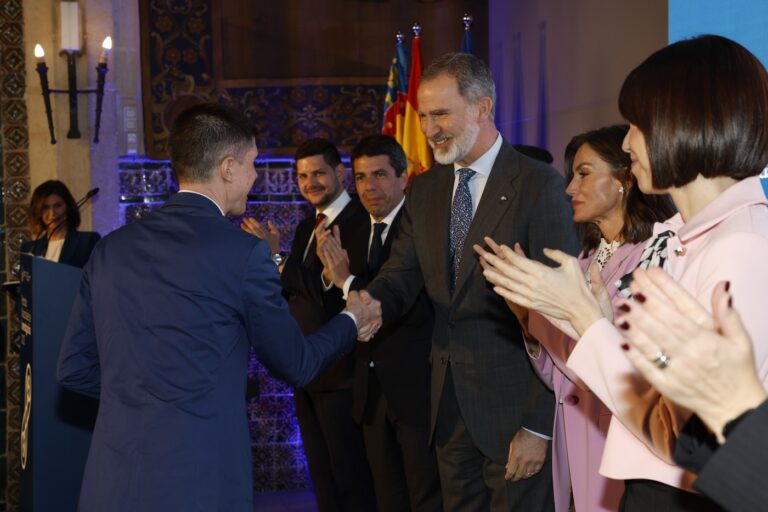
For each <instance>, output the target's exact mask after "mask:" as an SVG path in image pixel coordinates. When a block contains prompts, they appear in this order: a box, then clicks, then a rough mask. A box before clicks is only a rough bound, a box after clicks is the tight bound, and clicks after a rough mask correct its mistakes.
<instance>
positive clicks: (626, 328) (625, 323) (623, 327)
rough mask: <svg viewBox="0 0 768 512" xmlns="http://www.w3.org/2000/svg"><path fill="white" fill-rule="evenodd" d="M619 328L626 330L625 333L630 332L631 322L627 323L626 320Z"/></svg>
mask: <svg viewBox="0 0 768 512" xmlns="http://www.w3.org/2000/svg"><path fill="white" fill-rule="evenodd" d="M619 327H620V328H622V329H624V330H625V331H628V330H629V322H627V321H626V320H625V321H623V322H621V323H620V324H619Z"/></svg>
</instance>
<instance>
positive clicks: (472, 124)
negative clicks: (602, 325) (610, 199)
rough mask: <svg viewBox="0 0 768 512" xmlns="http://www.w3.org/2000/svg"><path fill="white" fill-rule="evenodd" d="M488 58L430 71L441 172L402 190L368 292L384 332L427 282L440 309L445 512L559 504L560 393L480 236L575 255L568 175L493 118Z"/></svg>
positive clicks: (428, 127) (436, 405) (432, 135)
mask: <svg viewBox="0 0 768 512" xmlns="http://www.w3.org/2000/svg"><path fill="white" fill-rule="evenodd" d="M494 103H495V86H494V83H493V79H492V77H491V74H490V71H489V70H488V68H487V67H486V66H485V64H484V63H483V62H481V61H480V60H479V59H477V58H476V57H474V56H471V55H467V54H448V55H445V56H443V57H441V58H439V59H438V60H437V61H435V62H434V63H432V64H431V65H430V66H429V67H428V68H427V69H426V70H425V71H424V73H423V74H422V76H421V83H420V86H419V91H418V109H419V116H420V118H421V127H422V129H423V130H424V132H425V134H426V136H427V139H428V141H429V143H430V145H431V146H432V149H433V151H434V156H435V159H436V160H437V162H439V164H437V165H435V166H434V167H433V168H432V169H431V170H430V171H428V172H426V173H424V174H422V175H419V176H417V177H416V178H415V179H414V180H413V182H412V185H411V187H410V189H409V191H408V194H407V195H406V200H405V206H404V211H403V214H402V219H401V221H400V231H399V233H398V237H397V239H396V240H395V241H394V244H393V246H392V251H391V254H390V257H389V259H388V260H387V262H386V263H385V264H384V266H383V267H382V269H381V270H380V272H379V274H378V275H377V276H376V279H375V280H374V281H373V282H372V283H371V284H370V285H369V286H368V287H367V290H368V291H369V292H370V293H371V295H373V296H374V297H375V298H376V299H379V300H380V301H381V302H382V311H383V314H384V324H385V326H386V325H388V324H390V323H391V322H392V321H394V320H396V319H397V318H400V317H401V316H402V315H403V314H404V313H405V312H406V311H408V309H409V308H410V305H411V304H412V303H413V301H414V300H415V298H416V297H417V296H418V294H419V293H420V290H421V289H422V287H426V290H427V294H428V295H429V298H430V300H431V301H432V304H433V306H434V309H435V317H436V319H435V329H434V333H433V336H432V353H431V359H432V378H431V381H432V385H431V389H432V392H431V432H432V433H433V434H432V435H433V439H434V441H435V447H436V451H437V459H438V468H439V471H440V483H441V487H442V490H443V503H444V507H445V509H446V510H456V511H465V510H488V509H491V510H494V511H495V510H525V511H526V512H528V511H540V510H553V508H554V504H553V498H552V481H551V470H550V469H549V464H550V463H549V454H548V449H549V446H548V445H549V442H548V441H547V439H548V436H549V435H550V433H551V429H552V417H553V411H554V397H553V395H552V394H551V393H550V392H549V391H547V390H545V389H544V388H543V386H542V384H541V383H540V382H539V380H538V379H537V378H536V376H535V375H534V372H533V369H532V368H531V365H530V363H529V361H528V357H527V355H526V351H525V348H524V346H523V341H522V338H521V333H520V326H519V325H518V324H517V322H516V320H515V318H514V315H512V314H511V313H510V311H509V310H508V308H507V306H506V304H505V303H504V301H503V300H502V299H501V298H500V297H498V296H497V295H496V294H495V293H494V292H493V290H492V289H491V288H490V287H489V286H488V285H487V284H486V282H485V279H483V276H482V268H481V267H480V265H479V264H478V261H477V258H476V257H474V256H473V251H472V245H473V244H482V243H483V236H486V235H487V236H492V237H493V238H494V239H496V238H497V237H498V238H500V239H501V240H503V242H504V243H507V244H509V245H512V244H514V243H515V242H518V243H520V245H521V246H522V248H523V250H524V251H525V252H526V253H527V254H529V255H531V256H532V257H533V258H536V259H539V260H542V259H544V256H543V254H542V249H543V248H544V247H552V248H558V249H561V250H565V251H567V252H569V253H575V252H576V250H577V247H578V245H577V241H576V236H575V232H574V229H573V224H572V222H571V215H572V214H571V209H570V207H569V205H568V203H567V201H566V195H565V187H564V183H563V179H562V176H560V174H559V173H558V172H557V171H555V170H554V169H552V168H551V167H549V166H547V165H545V164H543V163H541V162H537V161H534V160H532V159H529V158H527V157H524V156H522V155H521V154H519V153H518V152H516V151H515V150H514V149H513V148H512V147H511V146H510V145H509V144H508V143H507V142H505V141H504V140H503V139H502V138H501V135H499V133H498V131H497V130H496V127H495V126H494V123H493V109H494Z"/></svg>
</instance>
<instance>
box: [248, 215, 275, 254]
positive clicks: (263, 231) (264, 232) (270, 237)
mask: <svg viewBox="0 0 768 512" xmlns="http://www.w3.org/2000/svg"><path fill="white" fill-rule="evenodd" d="M240 228H241V229H242V230H243V231H245V232H246V233H250V234H252V235H253V236H257V237H259V238H261V239H262V240H264V241H265V242H267V244H269V250H270V252H271V253H272V254H276V253H278V252H280V232H279V231H278V230H277V226H275V224H274V223H273V222H272V221H271V220H268V221H267V225H266V226H265V225H264V224H262V223H261V222H259V221H257V220H256V219H254V218H252V217H245V218H244V219H243V222H242V224H240Z"/></svg>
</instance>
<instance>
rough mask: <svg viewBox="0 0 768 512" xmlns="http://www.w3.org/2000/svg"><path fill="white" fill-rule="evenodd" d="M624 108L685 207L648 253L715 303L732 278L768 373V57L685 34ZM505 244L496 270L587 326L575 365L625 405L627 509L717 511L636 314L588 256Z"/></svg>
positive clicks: (618, 405)
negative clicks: (634, 354)
mask: <svg viewBox="0 0 768 512" xmlns="http://www.w3.org/2000/svg"><path fill="white" fill-rule="evenodd" d="M619 109H620V111H621V113H622V115H623V116H624V118H625V119H627V120H628V121H629V122H630V129H629V133H628V134H627V137H626V138H625V140H624V149H625V151H627V152H628V153H629V154H630V157H631V159H632V168H631V171H632V174H633V175H634V176H635V178H636V179H637V183H638V187H639V188H640V190H642V191H643V192H646V193H669V194H670V196H671V197H672V200H673V201H674V203H675V205H676V206H677V208H678V210H679V212H680V213H679V214H678V215H677V216H676V217H675V218H673V219H672V224H670V225H663V224H662V225H657V226H656V228H655V230H654V237H652V239H651V240H650V241H649V243H648V245H647V246H646V248H645V250H644V251H643V255H642V256H641V263H640V266H661V267H662V268H664V269H665V270H666V271H667V272H668V273H669V274H670V275H671V276H672V277H674V278H675V280H676V281H677V282H678V283H680V284H681V285H682V286H683V287H684V288H685V289H686V290H687V291H688V292H689V293H690V294H691V295H693V296H694V297H696V298H697V299H698V300H699V301H700V302H701V304H702V305H704V306H705V307H709V305H710V302H709V300H710V297H711V295H712V289H713V288H714V286H715V285H716V284H717V283H718V282H720V281H728V282H729V286H730V291H731V293H732V294H733V297H734V307H735V308H736V309H738V310H739V312H740V313H741V315H742V318H743V320H744V325H745V326H746V328H747V331H748V332H749V334H750V336H751V337H752V339H753V341H754V352H755V359H756V365H757V370H758V373H759V375H760V377H761V379H763V382H764V383H765V384H766V385H768V314H766V312H765V304H768V265H766V264H765V262H766V261H768V208H766V205H767V202H766V197H765V194H764V192H763V189H762V186H761V184H760V180H759V178H758V177H757V176H758V174H759V173H760V171H761V170H762V169H763V167H764V166H765V164H766V162H768V75H767V74H766V71H765V69H764V68H763V66H762V64H760V62H759V61H758V60H757V59H756V58H755V56H754V55H752V54H751V53H750V52H749V51H748V50H746V49H745V48H744V47H742V46H741V45H739V44H737V43H735V42H733V41H730V40H728V39H725V38H723V37H719V36H700V37H697V38H694V39H689V40H685V41H680V42H677V43H675V44H672V45H670V46H668V47H666V48H663V49H661V50H659V51H658V52H656V53H654V54H653V55H651V56H650V57H649V58H648V59H647V60H646V61H645V62H643V63H642V64H641V65H640V66H638V67H637V68H636V69H635V70H633V71H632V72H631V73H630V75H629V76H628V77H627V79H626V80H625V82H624V85H623V86H622V90H621V94H620V97H619ZM675 222H682V226H681V227H679V229H678V228H676V227H675V226H674V223H675ZM499 254H501V255H502V256H503V257H504V259H503V260H502V259H501V258H499V257H498V256H495V255H492V254H488V253H485V254H484V255H483V257H484V259H486V261H487V262H488V263H490V264H491V265H492V266H493V267H494V268H489V269H488V270H487V271H486V277H487V278H488V279H489V280H490V281H491V282H492V283H493V284H495V285H496V288H495V289H496V290H497V291H498V292H499V293H500V294H501V295H503V296H504V297H505V298H507V299H509V300H512V301H514V302H517V303H519V304H520V305H522V306H525V307H534V306H535V307H534V309H536V310H537V311H539V312H541V313H543V314H545V315H546V316H547V317H548V318H550V319H551V320H552V321H553V322H555V323H558V324H559V325H561V326H562V327H563V328H564V329H566V330H568V331H569V332H570V333H571V334H573V335H574V336H575V337H576V338H577V339H578V342H577V343H576V346H575V348H574V349H573V351H572V352H571V355H570V357H569V358H568V362H567V367H568V368H569V369H570V370H571V371H573V372H574V373H575V374H576V375H578V376H579V377H580V378H581V380H582V381H583V382H584V383H585V384H586V385H587V386H588V387H589V389H590V390H591V391H592V392H593V393H595V395H596V396H597V397H598V398H600V400H601V401H602V403H603V404H604V405H605V406H606V407H608V409H609V410H610V411H611V412H612V413H613V418H612V420H611V425H610V428H609V431H608V437H607V440H606V445H605V451H604V453H603V460H602V463H601V467H600V471H601V474H603V475H605V476H608V477H610V478H618V479H624V480H625V493H624V497H623V499H622V504H621V507H620V510H625V511H633V510H654V511H655V512H658V511H662V510H669V511H696V512H701V511H704V510H717V507H716V506H715V505H714V504H712V503H711V502H709V501H708V500H706V499H705V498H703V497H701V496H699V495H697V494H694V493H692V492H689V491H690V490H691V487H690V484H691V475H690V474H689V473H686V472H684V471H683V470H681V469H679V468H676V467H675V466H673V465H672V452H673V450H674V446H675V443H676V441H677V438H678V435H679V432H680V429H681V427H682V425H683V424H684V423H685V421H686V420H687V418H688V416H689V414H690V413H688V412H687V411H686V410H683V409H681V408H679V407H677V406H675V405H674V404H673V403H671V402H670V401H668V400H667V399H665V398H664V397H663V396H662V395H661V394H660V393H659V392H658V391H656V390H655V389H654V388H653V387H652V386H651V385H650V384H649V383H648V382H647V381H645V380H644V379H643V378H642V376H641V375H640V374H639V373H637V371H636V370H635V369H634V367H633V366H632V364H631V363H630V362H629V360H628V359H627V358H626V356H625V354H624V352H623V350H622V348H621V345H622V344H623V334H622V330H626V329H631V326H630V325H629V324H627V323H622V324H621V325H620V326H618V327H615V326H614V325H613V323H612V317H613V314H612V313H613V312H612V311H610V310H609V308H602V309H601V307H600V304H599V302H598V301H597V300H596V299H595V297H594V296H593V295H592V293H591V292H590V290H589V288H588V286H587V285H586V283H585V282H584V279H583V277H582V276H581V273H580V270H579V265H578V261H576V260H575V259H573V258H570V257H568V256H566V255H564V254H562V253H559V252H557V251H550V252H548V253H547V254H548V255H549V256H550V257H552V258H553V259H554V260H555V261H557V262H558V263H560V264H561V266H560V267H559V268H557V269H550V268H548V267H545V266H543V265H540V264H538V263H536V262H533V261H530V260H527V259H526V258H524V257H522V256H520V255H518V254H515V253H514V252H513V251H511V250H510V249H509V248H503V247H502V248H501V250H500V252H499ZM625 286H626V281H625V282H624V284H623V285H622V288H623V287H625ZM634 300H635V301H639V302H643V301H644V300H645V297H644V296H643V295H638V296H636V297H635V298H634ZM621 307H622V308H625V310H626V309H630V310H631V307H632V306H631V303H628V304H624V305H622V306H621ZM603 309H606V310H605V311H604V310H603ZM670 327H671V328H672V327H673V326H670ZM691 342H692V343H694V342H695V341H693V340H692V341H691ZM674 359H675V355H674V354H664V353H661V352H659V354H657V356H656V357H655V358H654V361H653V362H654V363H655V364H657V365H658V366H659V367H664V366H666V365H668V364H674ZM637 440H639V441H640V442H641V443H637V442H636V441H637ZM663 461H666V462H669V464H667V465H663V464H661V463H660V462H663Z"/></svg>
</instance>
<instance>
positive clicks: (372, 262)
mask: <svg viewBox="0 0 768 512" xmlns="http://www.w3.org/2000/svg"><path fill="white" fill-rule="evenodd" d="M386 227H387V223H386V222H376V223H375V224H374V225H373V238H372V239H371V249H370V250H369V251H368V272H369V273H370V274H371V275H373V274H375V273H376V272H378V271H379V267H380V266H381V252H382V249H383V248H384V243H383V242H382V241H381V235H382V234H383V233H384V230H385V229H386Z"/></svg>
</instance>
